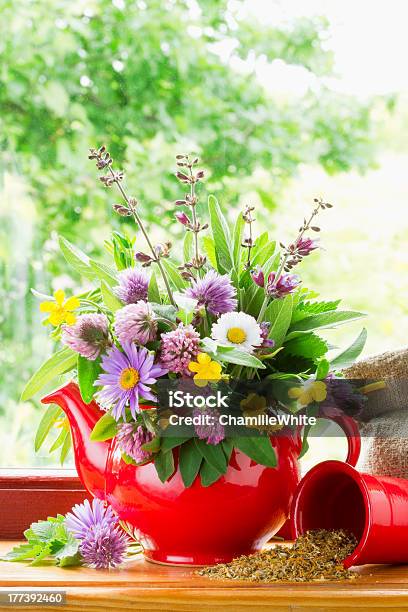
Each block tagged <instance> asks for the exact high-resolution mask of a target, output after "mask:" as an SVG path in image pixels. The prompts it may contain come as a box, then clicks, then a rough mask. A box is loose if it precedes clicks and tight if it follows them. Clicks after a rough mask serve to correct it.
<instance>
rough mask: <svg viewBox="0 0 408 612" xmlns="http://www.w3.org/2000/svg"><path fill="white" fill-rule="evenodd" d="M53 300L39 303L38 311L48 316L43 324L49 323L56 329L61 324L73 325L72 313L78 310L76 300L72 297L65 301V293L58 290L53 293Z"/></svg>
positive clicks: (74, 319)
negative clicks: (46, 313)
mask: <svg viewBox="0 0 408 612" xmlns="http://www.w3.org/2000/svg"><path fill="white" fill-rule="evenodd" d="M54 300H55V302H41V304H40V311H41V312H48V313H49V314H50V316H49V317H48V319H46V320H45V321H44V323H51V325H54V327H58V325H61V324H62V323H66V324H67V325H73V324H74V323H75V321H76V316H75V315H74V314H73V311H74V310H76V309H77V308H79V300H78V298H77V297H74V296H73V297H70V298H68V299H67V300H66V301H65V292H64V291H63V290H62V289H58V291H56V292H55V293H54Z"/></svg>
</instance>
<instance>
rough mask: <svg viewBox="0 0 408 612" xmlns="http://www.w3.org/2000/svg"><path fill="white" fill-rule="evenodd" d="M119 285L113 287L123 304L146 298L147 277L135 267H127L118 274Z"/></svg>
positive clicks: (134, 302)
mask: <svg viewBox="0 0 408 612" xmlns="http://www.w3.org/2000/svg"><path fill="white" fill-rule="evenodd" d="M118 281H119V285H118V286H117V287H115V288H114V290H113V291H114V293H115V295H116V296H117V297H118V298H119V299H120V300H122V302H124V303H125V304H136V302H138V301H139V300H147V289H148V286H149V277H148V276H147V274H146V272H143V271H142V270H138V269H137V268H127V269H126V270H122V272H119V275H118Z"/></svg>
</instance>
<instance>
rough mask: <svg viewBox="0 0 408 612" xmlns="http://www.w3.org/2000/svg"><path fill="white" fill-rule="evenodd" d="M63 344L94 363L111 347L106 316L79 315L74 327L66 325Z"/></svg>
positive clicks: (94, 314) (63, 332)
mask: <svg viewBox="0 0 408 612" xmlns="http://www.w3.org/2000/svg"><path fill="white" fill-rule="evenodd" d="M61 342H62V343H63V344H66V346H69V347H70V348H71V349H72V350H73V351H75V352H76V353H79V354H80V355H82V357H86V359H90V360H91V361H94V360H95V359H96V358H97V357H99V355H100V354H101V353H103V352H104V351H105V349H106V348H107V347H108V346H109V344H110V341H109V321H108V319H107V317H106V316H105V315H104V314H96V313H92V314H83V315H79V317H78V318H77V320H76V322H75V323H74V325H64V326H63V328H62V336H61Z"/></svg>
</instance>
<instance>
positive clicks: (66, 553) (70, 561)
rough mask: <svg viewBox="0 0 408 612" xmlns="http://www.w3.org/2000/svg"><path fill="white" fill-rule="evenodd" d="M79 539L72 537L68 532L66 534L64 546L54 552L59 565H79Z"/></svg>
mask: <svg viewBox="0 0 408 612" xmlns="http://www.w3.org/2000/svg"><path fill="white" fill-rule="evenodd" d="M79 545H80V540H77V539H76V538H74V536H73V535H71V534H70V533H69V534H67V541H66V542H65V544H64V546H62V548H60V549H59V550H58V552H57V553H56V554H55V556H56V558H57V565H59V567H70V566H73V565H80V562H81V556H80V554H79V551H78V549H79Z"/></svg>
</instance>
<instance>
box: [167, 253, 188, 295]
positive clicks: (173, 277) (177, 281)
mask: <svg viewBox="0 0 408 612" xmlns="http://www.w3.org/2000/svg"><path fill="white" fill-rule="evenodd" d="M161 263H162V266H163V268H164V270H165V271H166V273H167V276H168V277H169V279H170V283H171V284H172V285H173V287H175V288H176V289H177V291H183V290H184V289H185V288H186V287H187V283H186V281H185V280H184V278H183V277H182V276H181V274H180V272H179V270H178V269H177V267H176V266H175V265H174V264H173V263H172V262H171V261H169V260H168V259H161Z"/></svg>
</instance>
